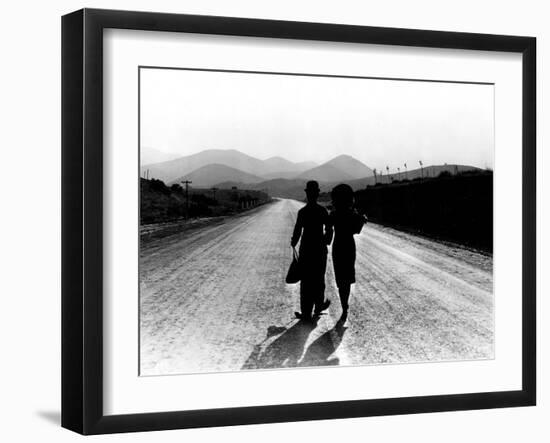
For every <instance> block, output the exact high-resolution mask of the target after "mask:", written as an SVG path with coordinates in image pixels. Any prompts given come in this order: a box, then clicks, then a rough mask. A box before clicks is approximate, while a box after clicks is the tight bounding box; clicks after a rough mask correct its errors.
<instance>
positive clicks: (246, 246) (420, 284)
mask: <svg viewBox="0 0 550 443" xmlns="http://www.w3.org/2000/svg"><path fill="white" fill-rule="evenodd" d="M302 205H303V203H300V202H297V201H294V200H279V201H276V202H275V203H272V204H270V205H266V206H263V207H261V208H257V209H255V210H253V211H250V212H247V213H246V214H241V215H240V216H237V217H235V218H228V219H225V220H224V221H223V222H222V223H219V224H216V225H214V226H208V227H202V228H200V229H197V230H194V231H190V232H184V233H180V234H176V235H172V236H169V237H166V238H163V239H159V240H153V241H151V242H148V243H146V244H144V245H142V250H141V255H140V275H141V281H140V289H141V290H140V312H141V314H140V315H141V317H140V333H141V355H140V366H141V374H142V375H160V374H177V373H189V372H213V371H226V370H228V371H234V370H241V369H261V368H281V367H298V366H312V365H313V366H317V365H351V364H379V363H399V362H419V361H442V360H456V359H460V360H462V359H468V360H470V359H484V358H492V357H493V353H494V347H493V302H494V300H493V294H492V286H493V279H492V258H491V257H488V256H485V255H483V254H480V253H477V252H472V251H469V250H466V249H463V248H459V247H451V246H448V245H443V244H440V243H437V242H434V241H431V240H427V239H423V238H420V237H416V236H413V235H410V234H405V233H402V232H399V231H395V230H392V229H389V228H384V227H381V226H378V225H374V224H368V225H366V226H365V228H364V229H363V232H362V233H361V234H360V235H358V236H356V242H357V263H356V269H357V283H356V284H355V285H354V288H353V289H352V296H351V302H350V314H349V317H348V319H347V322H346V323H345V324H341V323H340V322H338V319H339V317H340V313H341V310H340V304H339V300H338V293H337V290H336V286H335V284H334V274H333V272H332V262H331V261H330V259H329V262H328V267H327V275H326V281H327V296H328V297H329V298H330V299H331V300H332V305H331V308H330V309H329V311H328V313H327V314H326V315H323V316H322V317H321V319H320V320H319V321H318V323H317V325H315V326H306V325H304V324H302V323H301V322H297V321H296V320H293V311H295V310H298V306H299V300H298V286H297V285H286V284H285V283H284V277H285V274H286V271H287V267H288V265H289V263H290V259H291V251H290V247H289V240H290V235H291V230H292V227H293V224H294V220H295V218H296V212H297V210H298V209H299V208H300V207H301V206H302Z"/></svg>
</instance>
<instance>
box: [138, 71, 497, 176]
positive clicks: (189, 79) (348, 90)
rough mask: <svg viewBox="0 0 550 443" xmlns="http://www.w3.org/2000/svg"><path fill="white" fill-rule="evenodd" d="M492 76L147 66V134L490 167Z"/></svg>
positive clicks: (188, 149)
mask: <svg viewBox="0 0 550 443" xmlns="http://www.w3.org/2000/svg"><path fill="white" fill-rule="evenodd" d="M493 94H494V88H493V86H491V85H477V84H476V85H472V84H450V83H432V82H410V81H396V80H375V79H349V78H327V77H301V76H292V75H271V74H269V75H267V74H249V73H227V72H204V71H185V70H167V69H141V144H142V146H144V147H151V148H154V149H158V150H160V151H164V152H167V153H175V154H180V155H189V154H194V153H196V152H199V151H202V150H204V149H237V150H239V151H241V152H244V153H246V154H249V155H252V156H254V157H257V158H260V159H265V158H269V157H272V156H281V157H284V158H287V159H288V160H291V161H306V160H312V161H315V162H317V163H322V162H324V161H327V160H330V159H331V158H333V157H335V156H337V155H340V154H348V155H351V156H353V157H355V158H357V159H359V160H361V161H362V162H364V163H365V164H366V165H368V166H370V167H372V168H378V169H380V168H385V166H386V165H389V166H390V168H392V167H397V166H401V165H402V164H403V163H405V162H406V163H407V165H408V167H409V169H413V168H415V167H418V160H422V161H423V163H424V165H429V164H443V163H458V164H465V165H472V166H478V167H482V168H484V167H491V168H492V167H493V162H494V159H493V151H494V119H493V115H494V114H493V105H494V96H493Z"/></svg>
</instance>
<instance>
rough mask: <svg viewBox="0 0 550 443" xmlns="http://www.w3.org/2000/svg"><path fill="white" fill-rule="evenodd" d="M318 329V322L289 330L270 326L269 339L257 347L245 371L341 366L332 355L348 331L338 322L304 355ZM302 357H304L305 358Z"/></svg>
mask: <svg viewBox="0 0 550 443" xmlns="http://www.w3.org/2000/svg"><path fill="white" fill-rule="evenodd" d="M316 326H317V325H316V324H315V323H306V322H301V321H300V322H297V323H295V324H294V325H292V326H291V327H289V328H286V327H280V326H270V327H269V328H268V330H267V337H266V338H265V339H264V340H262V342H260V343H258V344H257V345H255V346H254V350H253V351H252V353H251V354H250V355H249V357H248V358H247V360H246V362H245V363H244V365H243V366H242V368H241V369H274V368H293V367H306V366H331V365H338V364H339V361H338V358H332V359H330V356H331V355H332V354H334V352H335V351H336V349H337V348H338V346H339V345H340V343H341V342H342V338H343V336H344V333H345V331H346V328H345V327H343V325H342V324H340V323H337V324H336V325H335V326H334V328H332V329H330V330H329V331H327V332H325V333H324V334H323V335H321V336H320V337H319V338H317V339H316V340H315V341H314V342H313V343H311V345H310V346H309V347H308V348H307V350H305V354H304V348H305V344H306V342H307V339H308V337H309V335H310V334H311V332H312V331H313V330H314V329H315V327H316ZM279 334H280V335H279ZM276 335H279V336H278V337H277V338H276V339H275V340H273V341H272V342H271V343H270V344H268V345H266V342H267V341H268V340H269V339H271V338H272V337H274V336H276ZM302 355H303V358H301V357H302Z"/></svg>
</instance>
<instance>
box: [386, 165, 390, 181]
mask: <svg viewBox="0 0 550 443" xmlns="http://www.w3.org/2000/svg"><path fill="white" fill-rule="evenodd" d="M386 172H387V174H386V175H387V177H388V183H390V182H391V177H390V167H389V166H387V165H386Z"/></svg>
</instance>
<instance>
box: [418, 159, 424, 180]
mask: <svg viewBox="0 0 550 443" xmlns="http://www.w3.org/2000/svg"><path fill="white" fill-rule="evenodd" d="M418 163H420V174H422V179H424V168H423V165H422V160H418Z"/></svg>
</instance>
